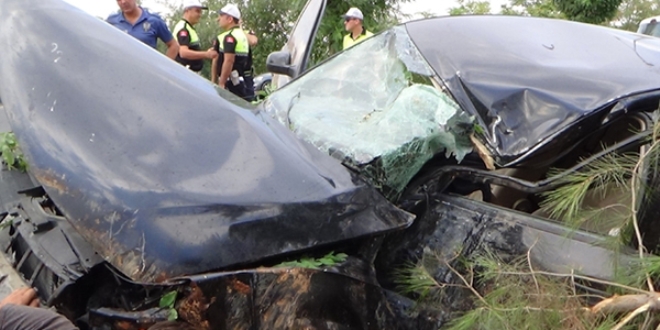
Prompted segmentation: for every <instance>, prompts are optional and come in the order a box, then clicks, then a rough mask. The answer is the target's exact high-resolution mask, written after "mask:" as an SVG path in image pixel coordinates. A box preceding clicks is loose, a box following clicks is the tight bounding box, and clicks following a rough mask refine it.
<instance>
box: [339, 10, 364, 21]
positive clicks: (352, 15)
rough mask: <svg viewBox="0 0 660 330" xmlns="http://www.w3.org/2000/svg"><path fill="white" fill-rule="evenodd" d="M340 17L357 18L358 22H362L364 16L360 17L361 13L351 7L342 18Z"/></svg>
mask: <svg viewBox="0 0 660 330" xmlns="http://www.w3.org/2000/svg"><path fill="white" fill-rule="evenodd" d="M342 17H343V18H357V19H359V20H364V16H363V15H362V11H361V10H359V9H357V8H355V7H352V8H351V9H349V10H348V11H347V12H346V14H344V16H342Z"/></svg>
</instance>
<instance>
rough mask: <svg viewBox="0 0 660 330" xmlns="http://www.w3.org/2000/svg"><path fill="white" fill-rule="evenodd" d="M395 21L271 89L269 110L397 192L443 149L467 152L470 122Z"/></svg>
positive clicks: (266, 106)
mask: <svg viewBox="0 0 660 330" xmlns="http://www.w3.org/2000/svg"><path fill="white" fill-rule="evenodd" d="M434 79H435V77H434V72H433V71H432V69H431V68H430V66H429V65H428V64H427V63H426V61H425V60H424V58H423V57H422V56H421V54H420V53H419V51H418V50H417V48H416V47H415V46H414V44H413V43H412V41H411V40H410V38H409V36H408V34H407V32H406V30H405V28H403V27H401V26H399V27H395V28H393V29H390V30H388V31H386V32H383V33H381V34H378V35H376V36H374V37H371V38H369V39H367V40H366V41H364V42H362V43H360V44H358V45H356V46H354V47H352V48H351V49H349V50H347V51H345V52H343V53H340V54H338V55H337V56H335V57H332V58H331V59H329V60H328V61H326V62H325V63H323V64H321V65H319V66H318V67H316V68H314V69H312V70H310V71H308V72H307V73H306V74H304V75H303V76H301V77H299V78H298V79H296V80H293V81H292V82H290V83H289V85H287V86H285V87H284V88H282V89H280V90H278V91H276V92H275V93H273V94H272V95H271V96H270V97H269V100H267V102H266V104H265V108H266V111H267V112H269V113H270V114H271V115H272V116H274V117H276V118H277V119H278V120H279V121H280V122H282V123H283V124H285V125H288V127H289V128H290V129H291V130H293V131H294V132H295V133H296V134H297V135H298V136H299V137H301V138H302V139H304V140H306V141H308V142H311V143H312V144H314V145H315V146H316V147H318V148H319V149H321V150H322V151H325V152H327V153H329V154H331V155H333V156H335V157H336V158H339V159H341V160H343V161H345V163H348V164H349V165H353V166H356V167H358V168H359V169H360V170H361V171H362V172H363V173H364V174H366V176H367V177H368V178H369V179H370V180H371V181H372V183H374V184H375V185H376V186H377V187H381V188H382V187H385V186H387V188H388V189H393V191H394V194H396V193H397V192H400V191H401V189H403V187H405V185H406V184H407V183H408V181H409V180H410V178H411V177H412V176H413V175H414V174H415V173H416V172H417V171H418V170H419V169H420V168H421V166H422V165H423V164H424V163H425V162H426V161H427V160H428V159H430V158H431V157H433V156H434V155H435V154H436V153H439V152H442V151H443V150H444V151H446V153H447V154H448V155H451V154H454V155H455V156H456V157H457V158H458V159H461V158H462V157H463V156H464V155H465V154H467V153H468V152H470V151H471V150H472V148H471V144H470V142H469V140H468V137H467V135H464V134H462V133H463V127H464V126H467V127H471V126H470V125H463V126H461V125H460V124H461V123H467V122H470V120H471V119H469V117H468V116H467V115H465V114H464V113H463V112H462V111H461V110H460V108H459V106H458V105H457V104H456V102H454V100H453V99H452V98H451V97H450V96H449V95H447V94H445V93H443V91H442V90H441V88H439V85H438V84H437V83H436V82H435V80H434Z"/></svg>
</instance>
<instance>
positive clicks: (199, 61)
mask: <svg viewBox="0 0 660 330" xmlns="http://www.w3.org/2000/svg"><path fill="white" fill-rule="evenodd" d="M204 9H208V8H207V7H206V6H203V5H202V4H201V3H200V2H199V0H186V1H184V4H183V19H182V20H180V21H179V22H178V23H176V25H175V26H174V30H173V31H172V35H173V36H174V37H175V38H176V39H177V41H178V42H179V54H178V55H177V56H176V61H177V62H179V63H181V64H182V65H183V66H185V67H187V68H189V69H190V70H192V71H194V72H197V73H199V72H200V71H202V68H204V59H209V60H212V59H214V58H216V57H217V56H218V53H217V52H216V51H215V50H213V48H210V49H208V50H207V51H202V45H201V43H200V41H199V36H198V35H197V31H196V30H195V28H194V26H195V24H197V23H199V19H200V18H201V17H202V10H204Z"/></svg>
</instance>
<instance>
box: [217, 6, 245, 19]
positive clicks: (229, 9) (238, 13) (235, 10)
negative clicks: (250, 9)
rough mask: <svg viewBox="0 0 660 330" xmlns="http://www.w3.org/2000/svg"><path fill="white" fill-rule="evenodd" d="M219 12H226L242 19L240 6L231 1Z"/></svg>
mask: <svg viewBox="0 0 660 330" xmlns="http://www.w3.org/2000/svg"><path fill="white" fill-rule="evenodd" d="M218 14H225V15H229V16H231V17H233V18H235V19H241V11H240V10H238V7H236V5H234V4H231V3H230V4H228V5H226V6H224V7H222V9H220V10H218Z"/></svg>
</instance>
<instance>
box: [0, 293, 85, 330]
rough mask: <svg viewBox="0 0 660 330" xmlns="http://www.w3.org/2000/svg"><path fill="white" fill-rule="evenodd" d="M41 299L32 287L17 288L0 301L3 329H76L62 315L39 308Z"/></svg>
mask: <svg viewBox="0 0 660 330" xmlns="http://www.w3.org/2000/svg"><path fill="white" fill-rule="evenodd" d="M38 306H39V299H38V298H37V293H36V291H34V289H32V288H21V289H17V290H15V291H14V292H12V293H11V294H9V295H8V296H7V297H5V299H3V300H2V301H0V326H1V327H2V330H76V329H77V328H76V327H75V326H74V325H73V323H71V321H69V320H68V319H67V318H65V317H64V316H62V315H59V314H57V313H55V312H53V311H50V310H47V309H41V308H38Z"/></svg>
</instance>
